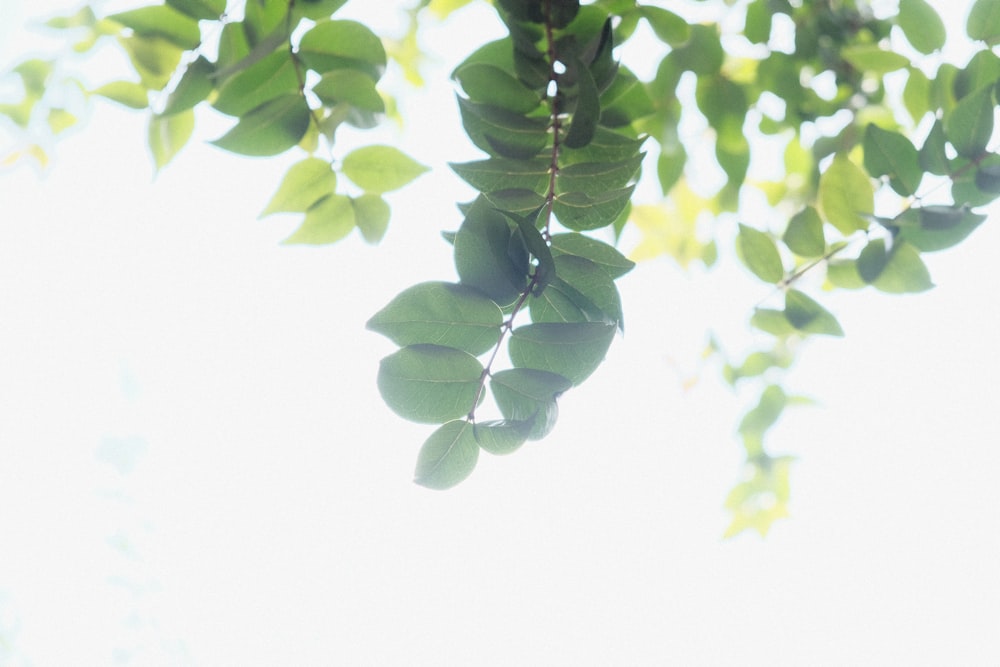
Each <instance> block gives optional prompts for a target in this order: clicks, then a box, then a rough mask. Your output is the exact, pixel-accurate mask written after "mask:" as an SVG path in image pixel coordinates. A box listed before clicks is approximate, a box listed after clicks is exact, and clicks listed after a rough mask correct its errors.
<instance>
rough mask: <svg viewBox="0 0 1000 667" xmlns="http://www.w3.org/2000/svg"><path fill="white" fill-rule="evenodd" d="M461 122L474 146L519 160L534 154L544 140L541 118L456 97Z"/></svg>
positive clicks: (546, 128)
mask: <svg viewBox="0 0 1000 667" xmlns="http://www.w3.org/2000/svg"><path fill="white" fill-rule="evenodd" d="M458 107H459V111H461V114H462V125H463V127H465V132H466V133H467V134H468V135H469V139H471V140H472V143H474V144H475V145H476V146H477V147H478V148H480V149H481V150H483V151H485V152H487V153H489V154H490V155H494V156H497V157H505V158H513V159H516V160H523V159H527V158H531V157H534V156H536V155H538V153H539V152H540V151H541V150H542V149H543V148H544V147H545V144H546V143H547V142H548V139H549V137H548V124H547V123H546V121H545V120H544V119H541V118H525V117H524V116H521V115H519V114H516V113H513V112H511V111H507V110H506V109H500V108H498V107H492V106H489V105H485V104H476V103H474V102H470V101H468V100H466V99H463V98H459V100H458Z"/></svg>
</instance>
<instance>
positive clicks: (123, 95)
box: [90, 81, 149, 109]
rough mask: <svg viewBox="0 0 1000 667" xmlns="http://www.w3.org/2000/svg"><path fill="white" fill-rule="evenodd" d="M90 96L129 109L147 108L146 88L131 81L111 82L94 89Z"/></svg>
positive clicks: (147, 94)
mask: <svg viewBox="0 0 1000 667" xmlns="http://www.w3.org/2000/svg"><path fill="white" fill-rule="evenodd" d="M90 94H91V95H99V96H101V97H106V98H107V99H109V100H111V101H113V102H118V103H119V104H122V105H124V106H127V107H129V108H131V109H145V108H146V107H147V106H149V91H148V90H147V89H146V86H144V85H142V84H141V83H135V82H133V81H112V82H110V83H106V84H104V85H103V86H99V87H97V88H95V89H94V90H92V91H90Z"/></svg>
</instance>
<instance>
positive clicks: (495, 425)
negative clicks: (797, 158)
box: [473, 419, 531, 456]
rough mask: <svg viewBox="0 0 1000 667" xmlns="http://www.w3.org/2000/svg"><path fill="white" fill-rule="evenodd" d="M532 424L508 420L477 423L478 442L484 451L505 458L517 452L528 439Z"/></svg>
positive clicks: (475, 431)
mask: <svg viewBox="0 0 1000 667" xmlns="http://www.w3.org/2000/svg"><path fill="white" fill-rule="evenodd" d="M530 427H531V423H529V422H515V421H508V420H506V419H505V420H498V421H487V422H477V423H476V425H475V428H474V431H473V432H474V433H475V435H476V442H478V443H479V446H480V448H482V449H483V451H486V452H489V453H490V454H494V455H496V456H503V455H505V454H510V453H511V452H514V451H516V450H517V449H519V448H520V447H521V445H523V444H524V441H525V440H527V438H528V433H529V429H530Z"/></svg>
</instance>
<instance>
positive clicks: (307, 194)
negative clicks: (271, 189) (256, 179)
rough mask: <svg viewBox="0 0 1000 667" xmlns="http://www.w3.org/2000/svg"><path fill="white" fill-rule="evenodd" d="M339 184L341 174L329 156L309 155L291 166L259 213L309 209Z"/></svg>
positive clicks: (298, 211)
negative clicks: (326, 158) (332, 166)
mask: <svg viewBox="0 0 1000 667" xmlns="http://www.w3.org/2000/svg"><path fill="white" fill-rule="evenodd" d="M336 187H337V175H336V174H335V173H334V172H333V170H332V169H330V164H329V163H328V162H327V161H326V160H321V159H319V158H316V157H309V158H306V159H305V160H301V161H299V162H296V163H295V164H293V165H292V166H291V167H289V168H288V171H287V172H285V177H284V178H282V179H281V184H280V185H279V186H278V191H277V192H275V193H274V196H272V197H271V201H269V202H268V203H267V206H265V207H264V210H263V211H262V212H261V214H260V216H259V217H261V218H263V217H264V216H266V215H271V214H272V213H302V212H305V211H307V210H309V208H310V207H311V206H312V205H313V204H315V203H316V202H318V201H319V200H320V199H322V198H323V197H327V196H329V195H332V194H333V191H334V190H335V189H336Z"/></svg>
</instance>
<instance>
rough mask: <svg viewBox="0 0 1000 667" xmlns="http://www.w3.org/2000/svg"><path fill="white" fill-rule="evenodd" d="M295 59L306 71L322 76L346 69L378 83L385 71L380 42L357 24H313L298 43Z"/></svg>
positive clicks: (344, 22) (327, 22) (362, 26)
mask: <svg viewBox="0 0 1000 667" xmlns="http://www.w3.org/2000/svg"><path fill="white" fill-rule="evenodd" d="M298 56H299V58H300V59H301V60H302V62H304V63H305V64H306V65H307V66H308V67H309V68H310V69H312V70H315V71H317V72H319V73H320V74H325V73H326V72H329V71H331V70H335V69H342V68H350V69H357V70H360V71H362V72H365V73H366V74H368V75H369V76H370V77H371V78H372V79H374V80H378V78H379V77H380V76H381V75H382V71H383V70H384V69H385V64H386V56H385V49H384V48H383V47H382V41H381V40H380V39H379V38H378V37H377V36H376V35H375V33H373V32H372V31H371V30H370V29H369V28H368V27H367V26H364V25H362V24H360V23H358V22H357V21H323V22H320V23H317V24H316V25H315V27H313V28H312V29H311V30H309V32H307V33H306V34H304V35H303V36H302V40H301V41H300V42H299V50H298Z"/></svg>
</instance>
